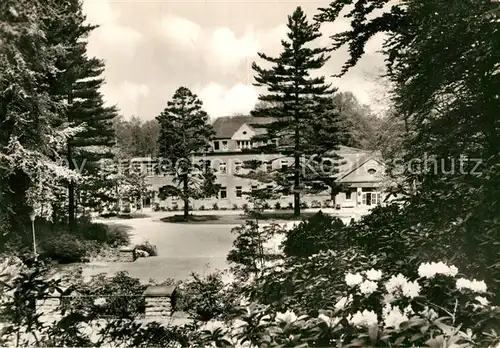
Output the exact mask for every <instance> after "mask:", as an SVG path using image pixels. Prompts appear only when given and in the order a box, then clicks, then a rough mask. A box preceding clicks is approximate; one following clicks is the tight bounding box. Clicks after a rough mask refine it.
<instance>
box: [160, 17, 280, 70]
mask: <svg viewBox="0 0 500 348" xmlns="http://www.w3.org/2000/svg"><path fill="white" fill-rule="evenodd" d="M156 27H157V30H159V32H160V34H161V35H163V37H164V38H166V39H167V40H169V41H170V42H171V43H173V44H176V45H178V46H180V47H181V48H183V49H186V50H192V52H191V53H192V54H196V55H199V56H200V57H201V58H202V59H203V61H204V64H205V65H206V67H207V68H208V69H209V70H216V71H217V72H218V73H220V74H230V75H233V74H236V73H237V70H238V69H239V68H240V67H241V66H242V65H246V64H250V62H251V61H253V60H254V59H255V58H256V57H257V52H264V51H265V52H267V53H273V51H276V53H278V52H279V50H276V49H274V50H271V51H270V49H273V48H277V47H279V45H280V40H281V39H282V38H284V37H285V36H286V31H287V28H286V25H279V26H277V27H272V28H269V29H264V30H262V29H261V30H256V29H255V28H254V27H253V26H248V27H247V28H246V30H245V31H244V32H243V33H242V34H236V33H235V31H233V30H232V29H230V28H229V27H227V26H215V27H203V28H202V27H201V26H200V24H198V23H195V22H193V21H191V20H189V19H187V18H184V17H180V16H174V15H167V16H164V17H163V18H162V19H161V20H160V21H159V23H158V24H157V25H156Z"/></svg>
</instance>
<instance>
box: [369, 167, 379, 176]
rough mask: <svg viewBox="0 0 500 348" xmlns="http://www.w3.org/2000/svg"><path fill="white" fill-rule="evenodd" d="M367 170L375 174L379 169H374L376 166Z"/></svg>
mask: <svg viewBox="0 0 500 348" xmlns="http://www.w3.org/2000/svg"><path fill="white" fill-rule="evenodd" d="M367 172H368V174H370V175H373V174H375V173H376V172H377V170H376V169H374V168H370V169H368V170H367Z"/></svg>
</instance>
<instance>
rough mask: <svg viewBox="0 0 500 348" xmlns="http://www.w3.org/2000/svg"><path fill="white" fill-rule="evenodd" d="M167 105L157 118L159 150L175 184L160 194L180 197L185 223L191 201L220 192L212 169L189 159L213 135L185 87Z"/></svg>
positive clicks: (197, 104)
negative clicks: (182, 202) (191, 199)
mask: <svg viewBox="0 0 500 348" xmlns="http://www.w3.org/2000/svg"><path fill="white" fill-rule="evenodd" d="M167 105H168V106H167V107H166V108H165V110H163V112H162V113H161V114H160V115H159V116H157V118H156V119H157V120H158V123H159V124H160V137H159V139H158V148H159V154H160V157H161V158H160V160H161V161H162V162H163V161H165V162H167V163H168V165H167V171H168V172H169V174H171V175H172V176H173V182H174V184H175V183H177V185H166V186H164V187H163V188H162V189H161V191H160V194H161V195H162V196H179V197H181V198H182V200H183V201H184V219H185V220H187V219H188V217H189V199H190V198H203V197H209V196H213V195H216V194H217V193H218V191H219V189H218V185H216V184H214V181H215V176H214V174H213V173H212V171H211V169H210V168H207V167H206V166H205V163H200V162H197V161H194V160H193V159H192V156H193V155H194V154H196V153H200V152H202V151H204V150H205V149H206V147H207V144H208V143H209V141H210V138H211V137H212V136H213V134H214V132H213V129H212V126H211V125H210V124H209V123H208V114H207V113H206V112H205V111H204V110H203V108H202V107H203V104H202V102H201V101H200V100H199V99H198V97H197V96H196V95H195V94H193V93H192V92H191V91H190V90H189V89H188V88H186V87H180V88H178V89H177V90H176V91H175V93H174V95H173V98H172V100H171V101H169V102H168V103H167ZM180 184H182V187H180V188H179V185H180Z"/></svg>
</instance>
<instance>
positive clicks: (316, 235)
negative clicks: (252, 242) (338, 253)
mask: <svg viewBox="0 0 500 348" xmlns="http://www.w3.org/2000/svg"><path fill="white" fill-rule="evenodd" d="M344 227H345V226H344V223H343V222H342V220H340V219H339V218H337V217H334V216H330V215H325V214H323V213H322V212H321V211H320V212H318V213H317V214H315V215H314V216H312V217H311V218H308V219H305V220H303V221H302V222H301V223H300V224H298V225H297V226H295V227H294V228H292V229H291V230H290V231H288V232H287V233H286V237H285V240H284V241H283V252H284V253H285V254H286V255H287V256H299V257H307V256H310V255H313V254H317V253H318V252H319V251H320V250H327V249H329V248H331V247H334V248H335V249H337V248H341V247H345V246H344V244H343V243H344V240H342V239H345V238H344V236H343V233H344V232H343V230H344Z"/></svg>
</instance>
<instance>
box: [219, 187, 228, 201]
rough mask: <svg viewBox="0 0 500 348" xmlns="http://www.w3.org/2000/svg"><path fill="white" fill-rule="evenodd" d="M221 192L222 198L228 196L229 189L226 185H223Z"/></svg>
mask: <svg viewBox="0 0 500 348" xmlns="http://www.w3.org/2000/svg"><path fill="white" fill-rule="evenodd" d="M219 193H220V198H221V199H226V198H227V189H226V188H225V187H221V188H220V191H219Z"/></svg>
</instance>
